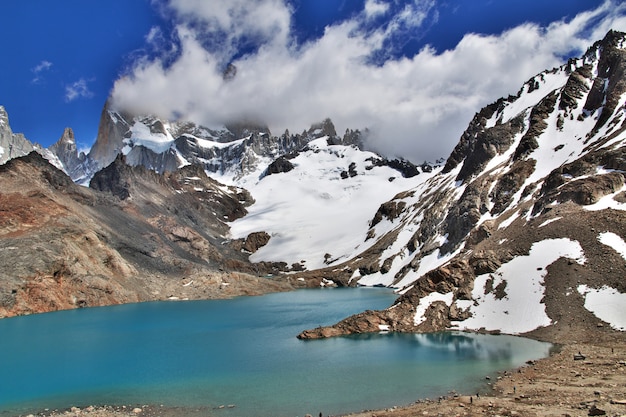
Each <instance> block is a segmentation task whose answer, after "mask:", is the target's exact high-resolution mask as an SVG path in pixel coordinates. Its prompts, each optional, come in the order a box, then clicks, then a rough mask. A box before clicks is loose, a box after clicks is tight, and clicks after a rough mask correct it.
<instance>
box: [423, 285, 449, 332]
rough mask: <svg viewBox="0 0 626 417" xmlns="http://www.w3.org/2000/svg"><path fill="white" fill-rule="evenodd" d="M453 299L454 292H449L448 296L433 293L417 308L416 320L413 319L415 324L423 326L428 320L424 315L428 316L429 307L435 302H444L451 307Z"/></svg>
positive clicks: (424, 298)
mask: <svg viewBox="0 0 626 417" xmlns="http://www.w3.org/2000/svg"><path fill="white" fill-rule="evenodd" d="M453 298H454V293H452V292H448V293H446V294H441V293H438V292H431V293H430V294H428V295H427V296H426V297H422V298H421V299H420V302H419V304H418V305H417V307H416V308H415V318H414V319H413V322H414V323H415V325H416V326H418V325H420V324H422V323H423V322H424V320H426V317H424V314H426V310H428V307H430V305H431V304H432V303H434V302H435V301H443V302H444V303H446V305H447V306H448V307H450V305H451V304H452V300H453Z"/></svg>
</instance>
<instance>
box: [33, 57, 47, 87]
mask: <svg viewBox="0 0 626 417" xmlns="http://www.w3.org/2000/svg"><path fill="white" fill-rule="evenodd" d="M51 67H52V62H50V61H46V60H43V61H41V62H40V63H39V64H37V65H36V66H35V67H33V68H31V72H32V73H33V74H35V76H34V77H33V79H32V80H31V82H32V83H33V84H37V83H39V82H41V80H42V78H41V73H42V72H44V71H48V70H49V69H50V68H51Z"/></svg>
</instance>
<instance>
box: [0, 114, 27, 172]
mask: <svg viewBox="0 0 626 417" xmlns="http://www.w3.org/2000/svg"><path fill="white" fill-rule="evenodd" d="M33 149H34V146H33V144H32V143H31V142H30V141H29V140H28V139H26V138H25V137H24V135H22V134H21V133H13V131H12V130H11V126H10V125H9V116H8V114H7V112H6V110H5V109H4V107H3V106H0V164H3V163H5V162H6V161H8V160H9V159H12V158H16V157H18V156H24V155H26V154H28V153H29V152H31V151H32V150H33Z"/></svg>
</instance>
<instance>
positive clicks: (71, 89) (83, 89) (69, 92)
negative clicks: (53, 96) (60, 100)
mask: <svg viewBox="0 0 626 417" xmlns="http://www.w3.org/2000/svg"><path fill="white" fill-rule="evenodd" d="M88 82H89V80H86V79H84V78H81V79H80V80H78V81H75V82H73V83H72V84H69V85H66V86H65V101H67V102H71V101H74V100H77V99H79V98H90V97H93V93H92V92H91V90H89V86H88V85H87V83H88Z"/></svg>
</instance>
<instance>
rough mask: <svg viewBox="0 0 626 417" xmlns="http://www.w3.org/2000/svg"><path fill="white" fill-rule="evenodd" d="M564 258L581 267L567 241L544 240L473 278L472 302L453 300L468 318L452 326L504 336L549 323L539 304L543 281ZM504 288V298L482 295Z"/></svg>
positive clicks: (578, 252)
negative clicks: (489, 283)
mask: <svg viewBox="0 0 626 417" xmlns="http://www.w3.org/2000/svg"><path fill="white" fill-rule="evenodd" d="M562 257H566V258H571V259H575V260H576V262H578V263H580V264H582V263H584V254H583V250H582V247H581V246H580V244H579V243H578V242H576V241H572V240H569V239H547V240H543V241H540V242H536V243H534V244H533V246H532V247H531V249H530V252H529V254H528V255H527V256H519V257H517V258H515V259H513V260H511V261H510V262H508V263H506V264H504V265H502V266H501V267H500V268H498V270H497V271H496V272H494V273H492V274H484V275H480V276H478V277H476V280H475V281H474V290H473V291H472V298H473V299H474V301H464V300H457V301H456V306H457V307H459V308H461V309H467V308H469V310H470V312H471V313H472V317H470V318H469V319H467V320H464V321H459V322H454V323H453V326H455V327H458V328H459V329H462V330H478V329H480V328H483V327H484V328H485V329H487V330H501V331H502V332H504V333H509V334H519V333H525V332H529V331H531V330H534V329H536V328H538V327H541V326H548V325H550V324H551V323H552V321H551V320H550V318H549V317H548V315H547V314H546V311H545V305H544V304H543V303H542V299H543V296H544V287H543V280H544V278H545V276H546V267H548V266H549V265H550V264H552V263H553V262H555V261H556V260H557V259H559V258H562ZM488 280H492V283H491V287H492V288H496V287H497V286H498V285H500V284H502V285H505V287H504V291H503V293H504V296H503V297H502V298H497V297H496V294H494V291H491V292H488V293H486V291H485V286H486V284H487V281H488Z"/></svg>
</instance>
